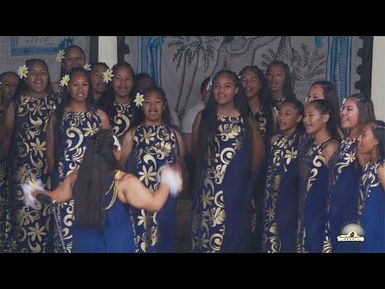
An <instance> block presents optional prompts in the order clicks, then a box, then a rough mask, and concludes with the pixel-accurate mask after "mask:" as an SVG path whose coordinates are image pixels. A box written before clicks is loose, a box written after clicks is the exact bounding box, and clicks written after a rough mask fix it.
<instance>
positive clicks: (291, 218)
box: [262, 100, 304, 253]
mask: <svg viewBox="0 0 385 289" xmlns="http://www.w3.org/2000/svg"><path fill="white" fill-rule="evenodd" d="M303 113H304V108H303V104H302V103H301V102H300V101H299V100H286V101H284V102H283V103H282V104H281V107H280V111H279V118H278V124H279V129H280V133H279V134H277V135H275V136H274V137H273V138H272V140H271V150H270V153H269V155H268V169H267V174H266V189H265V198H264V209H263V235H262V236H263V238H262V241H263V244H262V245H263V249H262V252H264V253H281V252H282V253H294V252H295V248H296V238H297V210H298V190H297V188H298V147H299V145H300V142H301V140H302V139H303V133H304V132H303V124H302V118H303Z"/></svg>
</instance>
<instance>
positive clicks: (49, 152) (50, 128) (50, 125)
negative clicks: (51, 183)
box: [47, 115, 56, 172]
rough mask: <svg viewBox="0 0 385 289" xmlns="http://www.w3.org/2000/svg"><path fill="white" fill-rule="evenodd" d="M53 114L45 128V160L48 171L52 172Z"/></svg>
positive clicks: (53, 153) (53, 159) (53, 160)
mask: <svg viewBox="0 0 385 289" xmlns="http://www.w3.org/2000/svg"><path fill="white" fill-rule="evenodd" d="M55 121H56V117H55V115H52V116H51V117H50V119H49V121H48V128H47V160H48V171H50V172H52V171H53V168H54V165H55V133H54V131H55Z"/></svg>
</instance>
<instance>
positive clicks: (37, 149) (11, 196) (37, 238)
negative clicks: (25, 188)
mask: <svg viewBox="0 0 385 289" xmlns="http://www.w3.org/2000/svg"><path fill="white" fill-rule="evenodd" d="M56 102H57V99H56V97H55V96H54V95H49V96H46V97H43V98H35V97H31V96H27V95H22V96H21V97H20V102H19V103H18V105H17V110H16V116H15V128H14V130H15V133H14V136H13V139H12V145H11V152H10V153H11V155H12V156H11V158H10V162H9V170H10V182H9V184H10V185H9V189H8V193H7V195H8V200H7V209H6V211H7V212H6V223H5V227H6V233H5V236H6V239H7V242H6V244H5V247H6V248H5V251H6V252H45V251H46V246H47V241H48V239H47V237H48V229H49V224H50V215H51V211H50V209H49V206H48V205H45V204H41V203H40V202H37V206H35V208H30V207H28V206H26V205H25V203H24V194H23V192H22V190H21V186H20V184H22V183H24V182H26V181H29V180H34V179H37V178H40V179H42V181H43V183H44V186H45V188H47V189H49V188H50V181H49V178H48V167H47V158H46V145H47V144H46V133H47V127H48V120H49V118H50V117H51V115H52V114H53V113H54V111H55V109H56ZM30 228H34V230H35V231H34V232H35V233H36V234H32V233H30V234H28V233H29V232H31V231H30Z"/></svg>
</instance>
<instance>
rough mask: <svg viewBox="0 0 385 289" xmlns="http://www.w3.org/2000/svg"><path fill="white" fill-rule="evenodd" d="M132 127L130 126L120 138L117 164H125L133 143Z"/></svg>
mask: <svg viewBox="0 0 385 289" xmlns="http://www.w3.org/2000/svg"><path fill="white" fill-rule="evenodd" d="M134 131H135V129H134V128H131V129H130V130H129V131H128V132H127V133H126V134H125V135H124V136H123V140H122V153H121V156H120V160H119V164H120V165H121V166H122V167H124V166H125V165H126V162H127V159H128V156H129V155H130V153H131V151H132V146H133V145H134V141H133V137H134Z"/></svg>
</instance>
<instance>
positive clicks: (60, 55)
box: [56, 49, 65, 62]
mask: <svg viewBox="0 0 385 289" xmlns="http://www.w3.org/2000/svg"><path fill="white" fill-rule="evenodd" d="M64 54H65V52H64V50H63V49H61V50H59V51H58V52H57V53H56V61H59V62H61V61H62V59H63V58H64Z"/></svg>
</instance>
